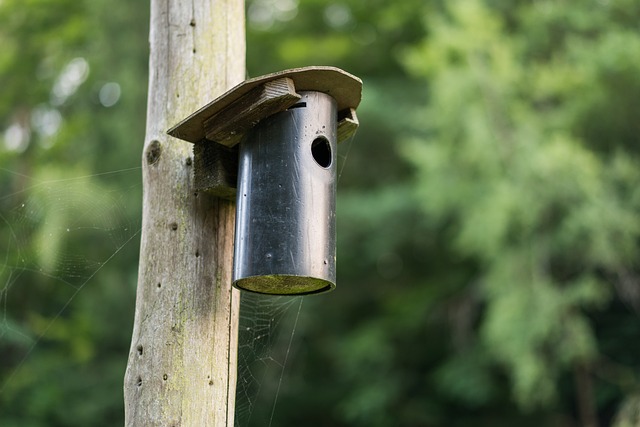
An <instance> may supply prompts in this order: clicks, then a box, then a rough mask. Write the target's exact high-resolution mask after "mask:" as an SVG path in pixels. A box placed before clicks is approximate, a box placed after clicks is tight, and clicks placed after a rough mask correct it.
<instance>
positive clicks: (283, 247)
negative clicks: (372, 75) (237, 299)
mask: <svg viewBox="0 0 640 427" xmlns="http://www.w3.org/2000/svg"><path fill="white" fill-rule="evenodd" d="M361 91H362V82H361V81H360V79H358V78H357V77H355V76H353V75H351V74H348V73H346V72H344V71H342V70H340V69H338V68H333V67H306V68H298V69H294V70H287V71H282V72H279V73H274V74H269V75H266V76H261V77H258V78H255V79H251V80H247V81H245V82H243V83H241V84H240V85H238V86H236V87H235V88H233V89H231V90H230V91H228V92H227V93H225V94H224V95H222V96H221V97H219V98H217V99H216V100H214V101H213V102H211V103H210V104H208V105H207V106H205V107H203V108H202V109H200V110H198V111H197V112H195V113H194V114H192V115H191V116H189V117H188V118H187V119H185V120H184V121H182V122H181V123H180V124H178V125H176V126H175V127H173V128H172V129H171V130H169V134H170V135H172V136H175V137H178V138H181V139H184V140H187V141H190V142H193V143H194V144H195V148H194V153H195V154H194V166H195V167H194V169H195V171H194V172H195V185H196V187H197V188H199V189H200V190H205V191H209V192H212V193H213V194H216V195H217V196H219V197H226V198H231V197H234V195H235V199H236V227H235V254H234V270H233V285H234V286H235V287H237V288H239V289H243V290H247V291H251V292H257V293H262V294H271V295H303V294H313V293H320V292H325V291H329V290H332V289H334V288H335V286H336V225H335V224H336V222H335V215H336V214H335V207H336V183H337V177H336V170H337V167H336V166H337V165H336V163H337V162H336V158H337V156H336V153H337V147H338V144H339V143H340V142H341V141H343V140H346V139H348V138H349V137H350V136H351V135H352V134H353V133H354V132H355V130H356V128H357V127H358V121H357V117H356V114H355V109H356V108H357V106H358V104H359V103H360V98H361Z"/></svg>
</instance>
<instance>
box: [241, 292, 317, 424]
mask: <svg viewBox="0 0 640 427" xmlns="http://www.w3.org/2000/svg"><path fill="white" fill-rule="evenodd" d="M303 300H304V297H288V296H267V295H258V294H252V293H249V292H242V296H241V300H240V323H239V332H238V381H237V387H236V415H235V425H236V426H237V427H248V426H267V425H268V426H270V425H271V424H272V422H273V416H274V413H275V410H276V405H277V403H278V397H279V393H280V388H281V385H282V381H283V378H284V375H285V370H286V368H287V362H288V361H289V357H290V353H291V349H292V344H293V340H294V336H295V332H296V328H297V325H298V320H299V318H300V312H301V310H302V303H303Z"/></svg>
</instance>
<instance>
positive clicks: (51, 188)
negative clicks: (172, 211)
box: [0, 0, 640, 427]
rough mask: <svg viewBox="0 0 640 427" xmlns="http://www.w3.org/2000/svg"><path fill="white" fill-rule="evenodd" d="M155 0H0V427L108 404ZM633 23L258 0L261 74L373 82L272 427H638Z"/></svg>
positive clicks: (256, 66) (557, 13)
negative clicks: (326, 72) (323, 290)
mask: <svg viewBox="0 0 640 427" xmlns="http://www.w3.org/2000/svg"><path fill="white" fill-rule="evenodd" d="M148 9H149V5H148V3H147V2H126V1H123V0H110V1H107V0H91V1H89V0H82V1H77V0H74V1H71V0H21V1H17V0H1V1H0V46H2V49H0V88H1V92H0V93H1V94H2V95H1V96H0V131H2V132H3V133H2V134H1V135H0V136H1V138H0V237H1V240H0V241H1V242H2V244H0V307H2V308H1V309H0V313H1V316H0V425H2V426H75V425H77V426H87V425H91V426H100V425H105V426H112V425H120V424H122V419H123V414H122V411H123V404H122V384H121V383H122V377H123V375H124V368H125V365H126V358H127V353H128V348H129V339H130V331H131V327H132V321H133V308H134V297H135V282H136V275H137V252H138V246H137V240H138V237H139V236H138V234H137V230H139V227H140V225H139V222H140V220H139V218H140V212H141V206H140V201H141V194H140V193H141V184H140V170H139V163H140V159H141V147H142V141H143V130H144V120H145V108H146V99H145V95H146V85H147V58H148V46H147V39H148ZM639 21H640V3H638V2H637V1H634V0H599V1H595V0H593V1H587V0H581V1H575V2H569V1H566V0H565V1H563V0H538V1H517V2H513V1H503V0H451V1H447V2H444V1H435V0H434V1H418V0H402V1H396V2H389V1H380V0H371V1H367V2H364V1H357V0H349V1H344V2H331V1H327V0H305V1H297V0H248V1H247V31H248V33H247V49H248V56H247V63H248V71H249V74H250V75H251V76H256V75H260V74H264V73H268V72H272V71H277V70H280V69H284V68H291V67H298V66H303V65H322V64H326V65H335V66H339V67H341V68H344V69H345V70H348V71H350V72H352V73H354V74H356V75H358V76H360V77H361V78H362V79H363V80H364V99H363V103H362V105H361V107H360V108H359V110H358V114H359V117H360V121H361V128H360V130H359V131H358V134H357V135H356V137H355V138H354V140H353V141H351V142H350V143H348V144H347V146H346V147H345V148H344V149H343V152H342V153H341V156H342V157H343V158H346V160H345V163H344V169H342V172H341V176H340V181H339V199H338V243H339V247H338V268H339V271H338V276H339V277H338V280H339V283H338V289H337V290H336V291H335V292H333V293H331V294H327V295H323V296H318V297H309V298H306V299H305V305H304V313H303V319H302V321H301V322H300V325H299V327H298V328H297V329H296V334H295V338H294V339H295V341H296V343H297V344H296V345H295V346H294V347H293V353H292V355H291V356H290V361H289V363H288V366H287V368H286V371H285V374H284V377H283V384H282V389H281V390H280V395H279V397H278V404H277V408H276V411H275V412H274V416H273V421H272V425H274V426H276V425H283V426H292V425H315V426H468V425H475V426H484V425H486V426H489V425H490V426H513V425H519V426H529V425H530V426H563V427H564V426H567V427H568V426H578V425H583V426H598V425H603V426H604V425H616V426H618V427H626V426H632V425H638V422H640V421H639V416H638V413H639V412H640V411H639V410H638V408H639V405H640V400H639V399H640V398H639V397H638V396H639V394H638V392H639V390H638V388H639V382H638V381H639V378H638V369H639V367H640V363H639V362H638V360H640V344H638V342H639V341H638V339H637V337H638V336H639V334H640V323H639V322H638V313H639V310H640V281H639V276H638V274H639V267H640V266H639V263H638V256H639V251H640V240H639V238H640V221H639V219H638V218H639V217H638V213H639V212H640V187H639V186H638V182H640V181H639V180H640V168H639V167H638V164H639V154H640V149H639V148H638V147H639V146H640V145H639V144H638V142H639V141H638V134H639V132H638V131H639V129H638V123H640V101H639V100H640V79H638V75H640V33H638V31H637V23H638V22H639ZM114 100H115V102H114ZM275 380H276V381H277V380H278V378H276V379H275ZM271 409H272V408H271V407H264V408H263V407H259V406H256V407H255V408H254V415H253V416H252V417H251V425H256V426H259V425H267V424H268V420H269V418H270V416H271Z"/></svg>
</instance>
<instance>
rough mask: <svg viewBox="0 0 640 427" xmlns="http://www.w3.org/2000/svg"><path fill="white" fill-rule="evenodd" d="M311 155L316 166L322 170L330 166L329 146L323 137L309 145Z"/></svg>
mask: <svg viewBox="0 0 640 427" xmlns="http://www.w3.org/2000/svg"><path fill="white" fill-rule="evenodd" d="M311 154H312V155H313V159H314V160H315V161H316V163H317V164H319V165H320V166H322V167H323V168H328V167H329V166H331V145H330V144H329V141H328V140H327V138H325V137H324V136H319V137H317V138H316V139H314V140H313V142H312V143H311Z"/></svg>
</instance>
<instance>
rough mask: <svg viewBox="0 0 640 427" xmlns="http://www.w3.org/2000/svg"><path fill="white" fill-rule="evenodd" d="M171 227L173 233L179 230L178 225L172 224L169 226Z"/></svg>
mask: <svg viewBox="0 0 640 427" xmlns="http://www.w3.org/2000/svg"><path fill="white" fill-rule="evenodd" d="M169 227H171V229H172V230H173V231H176V230H177V229H178V223H177V222H172V223H171V224H169Z"/></svg>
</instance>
